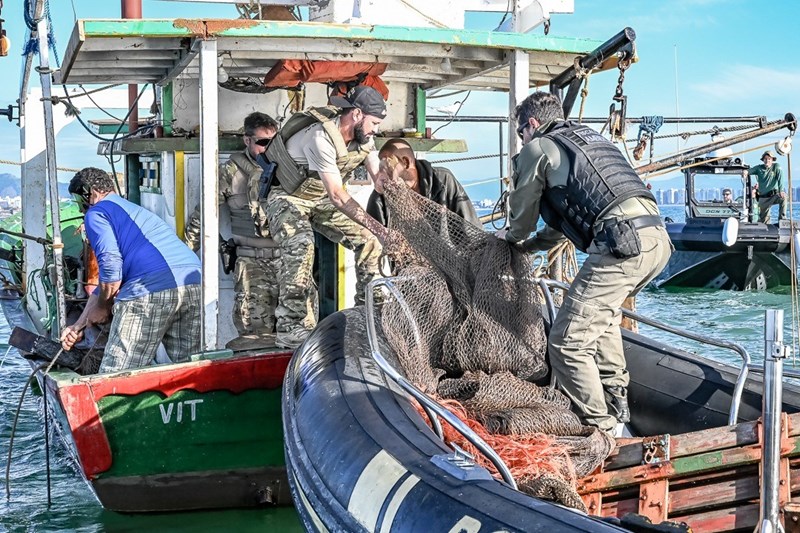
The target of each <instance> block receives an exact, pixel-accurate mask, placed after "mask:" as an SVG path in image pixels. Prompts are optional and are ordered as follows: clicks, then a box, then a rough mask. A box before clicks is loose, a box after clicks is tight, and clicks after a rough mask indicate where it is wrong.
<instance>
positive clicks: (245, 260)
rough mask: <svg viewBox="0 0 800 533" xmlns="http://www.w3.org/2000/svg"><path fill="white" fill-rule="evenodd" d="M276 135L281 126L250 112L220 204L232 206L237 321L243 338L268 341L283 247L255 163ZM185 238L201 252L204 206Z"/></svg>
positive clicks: (222, 179)
mask: <svg viewBox="0 0 800 533" xmlns="http://www.w3.org/2000/svg"><path fill="white" fill-rule="evenodd" d="M277 133H278V123H277V122H275V120H274V119H273V118H272V117H270V116H269V115H266V114H264V113H259V112H255V113H250V114H249V115H247V117H245V119H244V145H245V148H244V150H242V151H241V152H239V153H235V154H233V155H232V156H231V157H230V159H228V160H227V161H226V162H224V163H222V164H221V165H220V166H219V186H218V188H217V190H218V194H219V205H226V204H227V206H228V210H229V211H230V217H231V233H232V234H233V236H232V238H233V241H234V243H235V244H236V265H235V267H234V268H235V270H234V279H235V280H236V281H235V286H234V291H235V293H236V305H235V306H234V317H233V319H234V320H233V321H234V324H235V325H236V329H237V331H238V332H239V335H255V336H260V337H263V336H264V335H269V334H271V333H273V332H274V331H275V306H276V304H277V300H278V281H277V276H278V262H279V259H278V257H279V256H280V249H279V248H278V245H277V244H276V243H275V241H274V240H272V238H271V236H270V234H269V224H268V222H267V215H266V213H265V212H264V210H263V209H262V207H261V203H260V200H261V199H260V198H259V186H260V180H261V173H262V169H261V166H259V164H258V163H256V160H257V159H258V157H259V156H260V155H261V154H263V153H264V151H266V149H267V145H269V143H270V141H271V140H272V138H273V137H275V135H276V134H277ZM184 236H185V238H186V244H188V245H189V247H190V248H192V250H195V251H197V250H199V249H200V208H199V206H198V208H197V209H195V211H194V213H193V214H192V216H191V218H190V219H189V223H188V224H187V225H186V231H185V233H184Z"/></svg>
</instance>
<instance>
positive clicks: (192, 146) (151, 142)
mask: <svg viewBox="0 0 800 533" xmlns="http://www.w3.org/2000/svg"><path fill="white" fill-rule="evenodd" d="M423 131H424V130H423ZM387 140H388V138H386V137H376V138H375V146H376V147H377V148H378V149H380V147H381V146H383V143H385V142H386V141H387ZM405 140H406V141H408V143H409V144H410V145H411V147H412V148H413V149H414V150H415V151H417V152H433V153H448V154H453V153H464V152H466V151H467V142H466V141H465V140H463V139H416V138H406V139H405ZM242 150H244V142H243V141H242V137H241V135H237V136H221V137H220V138H219V151H220V153H224V152H230V153H233V152H240V151H242ZM160 152H189V153H192V152H194V153H199V152H200V139H198V138H197V137H191V138H186V137H161V138H158V139H124V140H122V141H117V144H116V148H115V150H114V153H115V154H153V153H160Z"/></svg>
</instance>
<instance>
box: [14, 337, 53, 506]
mask: <svg viewBox="0 0 800 533" xmlns="http://www.w3.org/2000/svg"><path fill="white" fill-rule="evenodd" d="M60 353H61V352H59V354H60ZM56 357H57V356H56ZM55 359H56V358H55V357H54V358H53V360H55ZM46 366H47V365H39V366H37V367H36V368H34V369H33V372H31V375H30V376H28V381H26V382H25V386H24V387H23V388H22V394H20V396H19V402H18V403H17V412H16V414H15V415H14V423H13V424H12V425H11V436H10V437H9V442H8V458H7V459H6V500H10V499H11V452H12V451H13V450H14V437H15V436H16V434H17V422H19V413H20V411H22V401H23V400H24V399H25V393H27V392H28V387H30V385H31V382H32V381H33V378H35V377H36V373H37V372H38V371H40V370H41V369H43V368H45V367H46ZM45 394H47V392H46V391H45Z"/></svg>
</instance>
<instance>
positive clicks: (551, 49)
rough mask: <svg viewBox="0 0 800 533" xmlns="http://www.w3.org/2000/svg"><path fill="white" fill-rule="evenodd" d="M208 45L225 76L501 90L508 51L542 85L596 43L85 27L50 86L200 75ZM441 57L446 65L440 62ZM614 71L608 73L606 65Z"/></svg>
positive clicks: (224, 22) (277, 26)
mask: <svg viewBox="0 0 800 533" xmlns="http://www.w3.org/2000/svg"><path fill="white" fill-rule="evenodd" d="M204 39H216V41H217V53H218V55H219V57H220V58H222V61H223V66H224V68H225V70H226V72H227V73H228V75H229V76H232V77H254V78H263V76H264V75H265V74H266V73H267V72H268V71H269V69H270V68H271V67H272V66H273V65H274V64H275V62H276V61H278V60H280V59H308V60H315V59H316V60H329V61H364V62H370V63H373V62H375V63H387V64H388V68H387V70H386V73H385V74H384V75H382V76H381V78H382V79H384V80H385V81H392V80H396V81H402V82H411V83H417V84H419V85H420V86H421V88H423V89H438V88H449V89H478V90H480V89H487V90H503V91H507V90H508V89H509V83H510V68H509V53H508V52H510V51H512V50H522V51H525V52H528V55H529V58H530V72H529V81H530V86H531V87H534V86H542V85H544V84H546V83H548V82H549V81H550V80H551V79H552V78H553V77H555V76H557V75H558V74H560V73H561V72H562V71H563V70H564V69H566V68H568V67H570V66H572V65H573V64H574V61H575V57H576V56H579V55H584V54H586V53H588V52H591V51H592V50H594V49H595V48H597V47H598V46H599V45H600V44H602V41H598V40H593V39H577V38H569V37H555V36H546V35H531V34H521V33H507V32H495V31H483V30H464V29H441V28H411V27H399V26H379V25H375V26H370V25H345V24H328V23H314V22H283V21H280V22H279V21H262V20H247V19H137V20H131V19H127V20H122V19H109V20H100V19H91V20H89V19H86V20H78V21H77V22H76V25H75V28H74V30H73V32H72V35H71V37H70V41H69V44H68V46H67V50H66V53H65V56H64V61H63V65H62V68H61V70H60V72H58V73H57V74H56V82H57V83H67V84H91V83H155V84H160V85H163V84H166V83H169V82H170V81H172V80H174V79H177V78H198V77H199V54H198V50H199V46H197V44H198V43H199V42H200V41H201V40H204ZM445 58H447V59H449V61H445ZM606 66H613V65H606Z"/></svg>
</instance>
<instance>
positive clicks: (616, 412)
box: [603, 387, 631, 424]
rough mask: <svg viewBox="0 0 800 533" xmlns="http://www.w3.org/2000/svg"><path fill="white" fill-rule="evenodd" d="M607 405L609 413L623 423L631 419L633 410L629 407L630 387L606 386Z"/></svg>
mask: <svg viewBox="0 0 800 533" xmlns="http://www.w3.org/2000/svg"><path fill="white" fill-rule="evenodd" d="M603 390H604V392H605V395H606V406H607V407H608V414H610V415H611V416H613V417H614V418H616V419H617V422H619V423H621V424H627V423H628V422H630V421H631V410H630V408H629V407H628V389H626V388H625V387H605V388H604V389H603Z"/></svg>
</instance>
